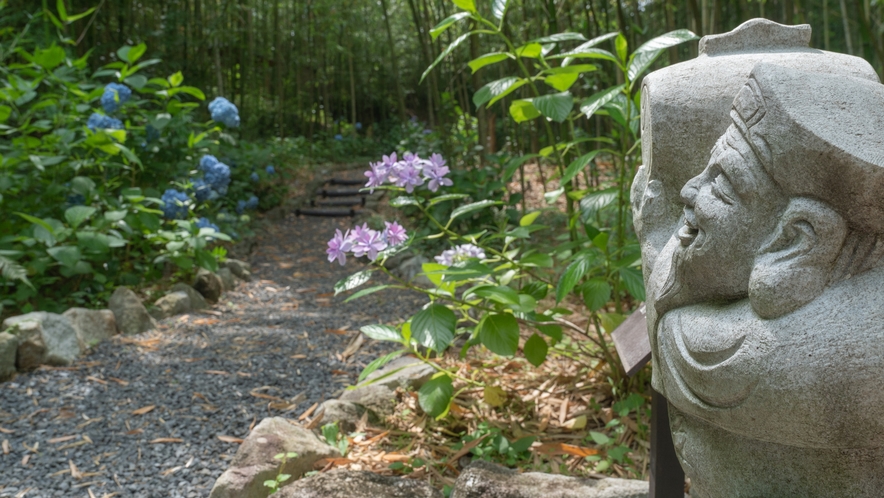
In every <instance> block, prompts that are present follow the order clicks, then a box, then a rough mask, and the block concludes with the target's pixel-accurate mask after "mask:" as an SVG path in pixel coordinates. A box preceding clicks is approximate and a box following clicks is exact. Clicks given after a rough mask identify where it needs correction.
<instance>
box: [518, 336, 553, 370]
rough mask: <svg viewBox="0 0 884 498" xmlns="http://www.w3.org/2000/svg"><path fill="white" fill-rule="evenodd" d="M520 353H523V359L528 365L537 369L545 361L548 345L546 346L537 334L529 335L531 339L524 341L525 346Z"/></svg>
mask: <svg viewBox="0 0 884 498" xmlns="http://www.w3.org/2000/svg"><path fill="white" fill-rule="evenodd" d="M522 352H524V353H525V359H527V360H528V362H529V363H531V364H532V365H534V366H535V367H539V366H540V365H541V364H543V362H544V361H546V354H547V353H548V352H549V345H547V343H546V341H545V340H544V339H543V337H540V336H539V335H537V334H531V337H529V338H528V340H527V341H525V346H524V347H523V348H522Z"/></svg>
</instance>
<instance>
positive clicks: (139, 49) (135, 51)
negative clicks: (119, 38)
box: [128, 43, 147, 64]
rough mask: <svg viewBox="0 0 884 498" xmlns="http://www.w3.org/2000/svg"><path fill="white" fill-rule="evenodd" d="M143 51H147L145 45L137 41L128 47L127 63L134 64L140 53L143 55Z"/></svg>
mask: <svg viewBox="0 0 884 498" xmlns="http://www.w3.org/2000/svg"><path fill="white" fill-rule="evenodd" d="M145 52H147V45H145V44H144V43H139V44H138V45H135V46H134V47H132V48H130V49H129V54H128V55H129V57H128V61H129V64H134V63H135V62H136V61H137V60H138V59H140V58H141V56H142V55H144V53H145Z"/></svg>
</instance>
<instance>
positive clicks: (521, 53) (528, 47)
mask: <svg viewBox="0 0 884 498" xmlns="http://www.w3.org/2000/svg"><path fill="white" fill-rule="evenodd" d="M542 52H543V45H541V44H539V43H526V44H525V45H522V46H521V47H519V48H517V49H516V56H518V57H527V58H529V59H536V58H538V57H540V54H541V53H542Z"/></svg>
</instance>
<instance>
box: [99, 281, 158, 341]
mask: <svg viewBox="0 0 884 498" xmlns="http://www.w3.org/2000/svg"><path fill="white" fill-rule="evenodd" d="M107 307H108V308H110V310H111V311H112V312H113V313H114V318H115V319H116V321H117V328H118V329H119V330H120V333H122V334H124V335H133V334H140V333H142V332H147V331H148V330H153V328H154V327H156V322H155V321H154V319H153V317H151V316H150V314H149V313H148V312H147V308H145V307H144V305H143V304H141V299H138V296H137V295H135V293H134V292H132V289H129V288H128V287H117V289H116V290H114V293H113V294H111V297H110V300H109V301H108V303H107Z"/></svg>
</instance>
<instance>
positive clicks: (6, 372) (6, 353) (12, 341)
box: [0, 332, 18, 381]
mask: <svg viewBox="0 0 884 498" xmlns="http://www.w3.org/2000/svg"><path fill="white" fill-rule="evenodd" d="M17 350H18V337H16V336H14V335H12V334H9V333H7V332H0V381H4V380H7V379H9V378H11V377H12V376H13V375H15V354H16V351H17Z"/></svg>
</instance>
